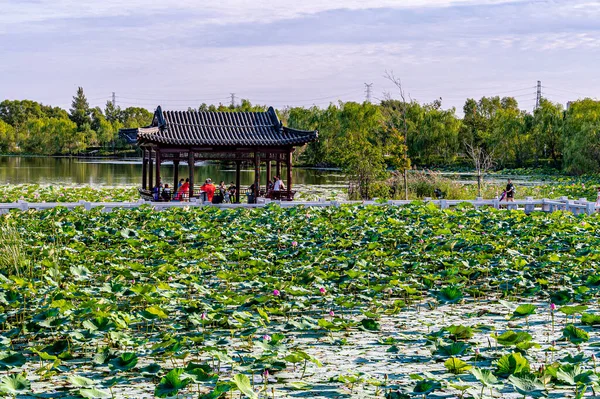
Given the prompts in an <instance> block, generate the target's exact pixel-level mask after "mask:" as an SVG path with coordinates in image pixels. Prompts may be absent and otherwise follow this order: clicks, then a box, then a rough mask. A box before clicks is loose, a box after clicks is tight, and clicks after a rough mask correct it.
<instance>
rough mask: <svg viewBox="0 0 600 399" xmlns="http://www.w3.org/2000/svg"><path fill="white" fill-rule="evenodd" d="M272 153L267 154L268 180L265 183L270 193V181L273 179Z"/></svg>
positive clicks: (267, 191) (266, 190)
mask: <svg viewBox="0 0 600 399" xmlns="http://www.w3.org/2000/svg"><path fill="white" fill-rule="evenodd" d="M270 156H271V154H267V158H266V162H267V182H266V183H265V192H266V193H267V194H268V193H269V181H271V159H270V158H269V157H270Z"/></svg>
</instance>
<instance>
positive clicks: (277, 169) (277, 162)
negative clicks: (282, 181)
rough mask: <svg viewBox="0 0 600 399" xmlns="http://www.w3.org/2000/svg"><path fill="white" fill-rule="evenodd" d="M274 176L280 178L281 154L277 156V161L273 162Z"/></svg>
mask: <svg viewBox="0 0 600 399" xmlns="http://www.w3.org/2000/svg"><path fill="white" fill-rule="evenodd" d="M275 176H277V177H281V154H277V161H275Z"/></svg>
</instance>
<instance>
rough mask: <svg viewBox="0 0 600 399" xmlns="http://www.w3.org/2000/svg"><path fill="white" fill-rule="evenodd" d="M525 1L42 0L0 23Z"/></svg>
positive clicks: (236, 17) (263, 18)
mask: <svg viewBox="0 0 600 399" xmlns="http://www.w3.org/2000/svg"><path fill="white" fill-rule="evenodd" d="M515 1H521V2H526V1H527V0H370V1H365V0H327V1H323V0H301V1H297V0H278V1H276V2H274V1H273V0H252V1H248V0H217V1H215V0H201V1H197V0H176V1H173V0H170V1H146V0H128V1H122V0H94V1H90V0H55V1H53V0H40V1H27V0H26V1H15V0H2V1H0V9H2V13H1V14H0V23H15V24H17V23H25V22H41V21H48V20H52V19H63V18H94V17H110V16H113V17H115V16H129V17H131V18H132V19H135V18H136V16H138V15H152V14H160V13H162V12H165V11H169V10H190V11H194V12H199V13H202V14H203V15H204V16H205V21H206V22H211V23H219V24H226V23H237V22H253V21H257V22H270V21H271V22H272V21H274V20H278V19H288V18H295V17H298V16H302V15H306V14H314V13H318V12H323V11H328V10H335V9H349V10H363V9H374V8H419V7H424V8H425V7H448V6H454V5H491V4H502V3H514V2H515Z"/></svg>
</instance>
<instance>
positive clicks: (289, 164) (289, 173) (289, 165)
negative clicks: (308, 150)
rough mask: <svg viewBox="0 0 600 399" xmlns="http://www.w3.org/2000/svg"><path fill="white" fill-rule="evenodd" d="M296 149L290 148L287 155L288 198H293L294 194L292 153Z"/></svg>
mask: <svg viewBox="0 0 600 399" xmlns="http://www.w3.org/2000/svg"><path fill="white" fill-rule="evenodd" d="M293 152H294V150H290V152H289V153H288V156H287V191H288V198H289V199H291V195H292V154H293Z"/></svg>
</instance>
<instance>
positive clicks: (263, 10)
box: [0, 0, 600, 114]
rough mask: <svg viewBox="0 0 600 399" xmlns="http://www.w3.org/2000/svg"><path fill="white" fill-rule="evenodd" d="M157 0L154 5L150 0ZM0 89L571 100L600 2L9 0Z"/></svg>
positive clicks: (314, 99)
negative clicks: (538, 93)
mask: <svg viewBox="0 0 600 399" xmlns="http://www.w3.org/2000/svg"><path fill="white" fill-rule="evenodd" d="M147 3H150V4H147ZM0 10H2V12H1V13H0V57H2V61H1V62H0V99H4V98H9V99H25V98H28V99H33V100H37V101H41V102H43V103H47V104H52V105H59V106H62V107H65V108H68V106H69V104H70V100H71V96H72V95H73V94H74V92H75V90H76V88H77V86H83V87H84V89H85V92H86V94H87V96H88V98H89V99H90V103H91V104H92V105H103V104H104V103H105V102H106V100H107V99H109V97H110V95H111V92H113V91H114V92H116V95H117V101H118V103H119V104H120V105H121V106H123V107H125V106H130V105H137V106H143V107H146V108H149V109H153V108H154V107H155V106H156V105H158V104H161V105H163V108H166V109H185V108H187V107H188V106H198V105H199V104H200V103H202V102H207V103H219V102H223V103H227V102H228V97H229V93H231V92H234V93H236V96H237V98H238V99H239V98H248V99H250V100H251V101H252V102H253V103H254V102H256V103H261V104H269V105H274V106H276V107H283V106H286V105H290V106H295V105H300V106H310V105H312V104H316V105H319V106H325V105H327V104H328V103H329V102H330V101H334V102H335V101H337V100H338V99H342V100H355V101H362V100H363V99H364V83H373V98H374V100H376V99H381V98H383V97H384V96H385V95H386V93H389V94H390V95H391V96H396V95H397V91H396V89H395V88H394V86H393V85H392V84H391V83H390V82H389V81H388V80H386V79H385V77H384V75H385V72H386V70H387V71H393V72H394V74H395V75H396V76H397V77H399V78H401V79H402V82H403V84H404V87H405V89H406V92H407V93H408V94H409V95H410V97H411V98H414V99H417V100H418V101H421V102H431V101H433V100H434V99H436V98H439V97H441V98H442V103H443V106H444V107H445V108H450V107H456V108H457V113H458V114H461V112H460V111H461V109H462V106H463V104H464V100H465V98H467V97H475V98H479V97H481V96H483V95H496V94H498V95H514V96H516V98H517V100H518V101H519V103H520V105H521V107H522V108H523V109H529V110H530V109H532V108H533V105H534V99H535V87H534V86H535V84H536V81H537V80H541V81H542V84H543V86H544V88H543V94H544V95H545V96H546V97H547V98H549V99H551V100H553V101H556V102H561V103H563V104H564V103H566V102H567V101H569V100H574V99H577V98H579V97H584V96H588V97H592V98H595V97H600V74H599V72H598V71H599V65H598V64H599V63H600V23H599V22H598V21H600V1H590V0H560V1H559V0H464V1H459V0H372V1H366V0H302V1H297V0H291V1H288V0H270V1H267V0H219V1H216V0H212V1H205V0H179V1H169V0H166V1H161V2H147V1H142V0H132V1H127V0H118V1H117V0H102V1H96V0H93V1H90V0H0Z"/></svg>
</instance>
